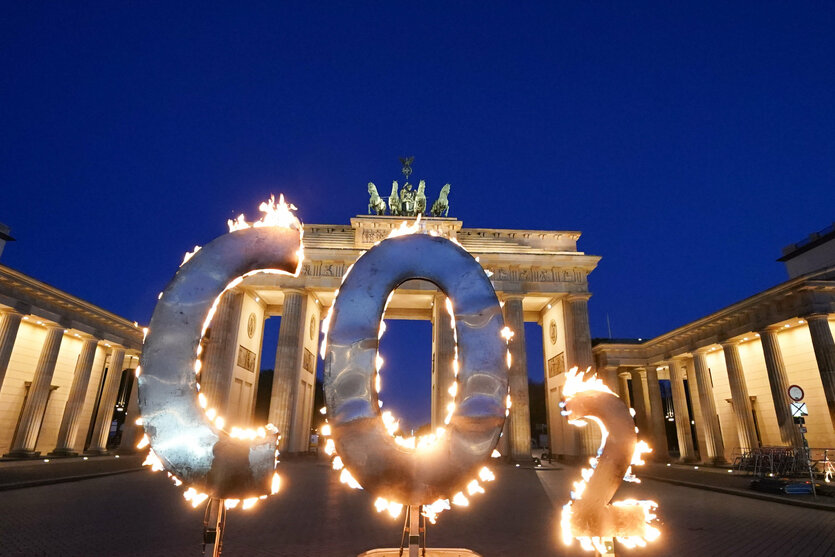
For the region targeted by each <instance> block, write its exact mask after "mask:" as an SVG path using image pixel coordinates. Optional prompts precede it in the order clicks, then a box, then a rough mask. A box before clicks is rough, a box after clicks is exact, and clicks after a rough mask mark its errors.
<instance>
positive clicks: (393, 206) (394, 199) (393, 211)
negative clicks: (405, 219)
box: [389, 180, 400, 217]
mask: <svg viewBox="0 0 835 557" xmlns="http://www.w3.org/2000/svg"><path fill="white" fill-rule="evenodd" d="M389 214H390V215H392V216H395V217H396V216H398V215H400V198H399V197H398V196H397V180H395V181H394V182H392V183H391V195H390V196H389Z"/></svg>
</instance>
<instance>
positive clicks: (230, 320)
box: [200, 290, 244, 419]
mask: <svg viewBox="0 0 835 557" xmlns="http://www.w3.org/2000/svg"><path fill="white" fill-rule="evenodd" d="M243 299H244V295H243V292H238V291H235V290H228V291H226V292H225V293H224V294H223V296H222V297H221V298H220V302H219V303H218V305H217V310H216V311H215V315H214V317H213V318H212V323H211V327H210V329H209V338H208V343H207V344H206V353H205V355H204V356H203V358H202V362H203V365H202V367H201V368H200V392H201V393H203V394H204V395H205V396H206V399H207V402H208V406H207V408H214V409H215V410H216V411H217V413H218V415H220V416H223V417H224V418H226V419H229V413H228V410H229V391H230V388H231V385H232V377H233V374H234V373H235V359H236V358H237V356H238V327H239V325H240V320H241V308H242V306H243Z"/></svg>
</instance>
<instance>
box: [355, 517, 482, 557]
mask: <svg viewBox="0 0 835 557" xmlns="http://www.w3.org/2000/svg"><path fill="white" fill-rule="evenodd" d="M404 555H408V557H481V555H479V554H478V553H476V552H474V551H470V550H469V549H462V548H433V549H427V547H426V517H424V516H421V514H420V505H410V506H409V507H408V508H407V509H406V521H405V523H404V524H403V535H402V536H401V537H400V547H396V548H395V547H391V548H381V549H371V550H369V551H365V552H363V553H360V554H359V556H358V557H403V556H404Z"/></svg>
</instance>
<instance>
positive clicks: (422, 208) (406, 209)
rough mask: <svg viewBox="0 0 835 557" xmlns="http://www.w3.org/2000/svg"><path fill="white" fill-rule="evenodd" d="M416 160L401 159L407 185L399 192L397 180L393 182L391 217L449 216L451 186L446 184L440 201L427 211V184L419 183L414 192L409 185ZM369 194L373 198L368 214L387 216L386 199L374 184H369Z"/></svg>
mask: <svg viewBox="0 0 835 557" xmlns="http://www.w3.org/2000/svg"><path fill="white" fill-rule="evenodd" d="M414 160H415V158H414V157H401V158H400V162H401V163H402V164H403V168H402V170H401V172H403V175H404V176H405V177H406V183H405V184H403V187H402V188H401V189H400V191H399V192H398V183H397V180H395V181H394V182H392V184H391V195H389V198H388V211H389V215H391V216H396V217H400V216H403V217H416V216H418V215H423V216H432V217H446V216H448V215H449V188H450V185H449V184H446V185H444V187H443V188H441V193H440V195H439V196H438V199H437V200H436V201H435V202H434V203H433V204H432V207H431V209H429V210H427V204H426V182H425V181H424V180H421V181H420V182H418V187H417V191H414V190H413V189H412V184H410V183H409V176H411V174H412V162H414ZM368 194H369V195H370V196H371V197H370V199H369V201H368V214H369V215H372V214H373V215H384V214H386V202H385V199H383V198H382V197H380V194H379V193H378V192H377V186H375V185H374V183H373V182H368Z"/></svg>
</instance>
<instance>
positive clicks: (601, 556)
mask: <svg viewBox="0 0 835 557" xmlns="http://www.w3.org/2000/svg"><path fill="white" fill-rule="evenodd" d="M600 542H601V543H602V544H603V547H605V548H606V553H600V552H599V551H597V550H595V551H594V556H595V557H614V555H615V538H601V539H600Z"/></svg>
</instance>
